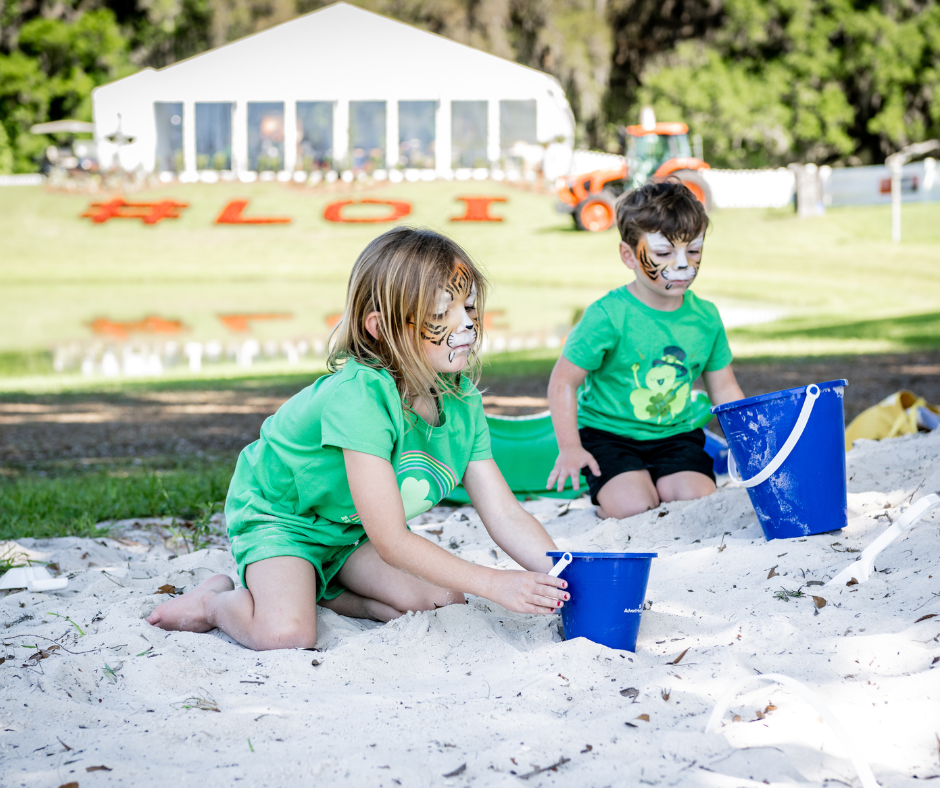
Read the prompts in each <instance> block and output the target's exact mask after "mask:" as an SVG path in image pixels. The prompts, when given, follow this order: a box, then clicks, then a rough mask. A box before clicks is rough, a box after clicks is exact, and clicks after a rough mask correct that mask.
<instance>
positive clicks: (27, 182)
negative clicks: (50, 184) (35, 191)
mask: <svg viewBox="0 0 940 788" xmlns="http://www.w3.org/2000/svg"><path fill="white" fill-rule="evenodd" d="M45 180H46V176H45V175H40V174H39V173H38V172H31V173H28V174H26V175H0V186H42V184H43V182H44V181H45Z"/></svg>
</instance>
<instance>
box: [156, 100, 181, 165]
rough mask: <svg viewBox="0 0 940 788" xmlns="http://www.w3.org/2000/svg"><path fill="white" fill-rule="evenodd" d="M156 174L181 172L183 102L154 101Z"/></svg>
mask: <svg viewBox="0 0 940 788" xmlns="http://www.w3.org/2000/svg"><path fill="white" fill-rule="evenodd" d="M153 114H154V118H155V120H156V122H157V172H182V170H183V102H181V101H155V102H154V103H153Z"/></svg>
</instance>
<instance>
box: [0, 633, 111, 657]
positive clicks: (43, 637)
mask: <svg viewBox="0 0 940 788" xmlns="http://www.w3.org/2000/svg"><path fill="white" fill-rule="evenodd" d="M7 638H40V639H41V640H51V641H52V642H53V643H56V644H58V646H59V648H61V649H62V650H63V651H65V652H66V653H68V654H91V653H92V652H94V651H98V649H96V648H90V649H88V651H69V650H68V649H67V648H66V647H65V646H63V645H62V644H61V643H59V641H57V640H56V639H55V638H47V637H46V636H45V635H4V636H3V640H4V641H5V640H6V639H7ZM3 645H4V646H12V645H13V644H12V643H3ZM26 648H35V647H34V646H27V647H26Z"/></svg>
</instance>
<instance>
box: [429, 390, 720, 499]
mask: <svg viewBox="0 0 940 788" xmlns="http://www.w3.org/2000/svg"><path fill="white" fill-rule="evenodd" d="M692 407H693V408H694V409H695V419H694V421H693V424H692V428H693V429H698V428H699V427H704V426H705V425H706V424H708V422H709V421H710V420H711V417H712V415H711V412H710V410H709V409H710V408H711V402H709V400H708V395H707V394H706V393H705V392H704V391H693V392H692ZM486 420H487V422H488V423H489V427H490V440H491V441H492V445H493V459H494V460H496V464H497V465H498V466H499V469H500V471H502V473H503V477H504V478H505V479H506V482H507V483H508V484H509V489H510V490H512V491H513V493H514V494H515V496H516V498H518V499H520V500H523V499H525V498H534V497H537V496H540V497H547V498H577V497H578V496H579V495H581V494H582V493H584V491H585V490H586V489H587V487H586V486H585V485H584V484H582V486H581V489H580V490H579V491H578V492H575V491H574V490H573V489H571V482H570V481H569V482H568V485H567V486H566V487H565V489H564V490H563V491H562V492H560V493H559V492H556V491H555V490H546V489H545V482H546V481H547V480H548V474H549V473H551V471H552V468H553V467H554V466H555V458H556V457H557V456H558V442H557V441H556V440H555V431H554V429H552V418H551V415H550V414H549V412H548V411H545V412H544V413H536V414H534V415H532V416H490V415H487V417H486ZM445 500H446V501H448V502H450V503H457V504H467V503H470V498H469V496H468V495H467V491H466V490H464V488H463V485H462V484H461V485H458V486H457V487H456V488H455V489H454V490H452V491H451V493H450V494H449V495H448V496H447V498H446V499H445Z"/></svg>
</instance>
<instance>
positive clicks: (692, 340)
mask: <svg viewBox="0 0 940 788" xmlns="http://www.w3.org/2000/svg"><path fill="white" fill-rule="evenodd" d="M564 356H565V358H567V359H568V360H569V361H570V362H571V363H572V364H575V365H577V366H579V367H581V369H586V370H588V375H587V378H586V379H585V381H584V385H583V386H582V387H581V390H580V392H579V394H578V423H579V424H580V426H582V427H593V428H595V429H598V430H605V431H606V432H612V433H615V434H617V435H625V436H627V437H629V438H633V439H635V440H653V439H655V438H669V437H672V436H673V435H679V434H680V433H683V432H688V431H689V430H691V429H692V424H691V422H692V418H693V415H694V412H693V408H692V397H691V392H692V383H693V382H694V381H695V380H696V378H698V377H699V375H701V374H702V373H703V372H711V371H713V370H716V369H723V368H724V367H726V366H728V364H730V363H731V348H730V347H729V346H728V338H727V336H726V335H725V328H724V325H723V324H722V322H721V317H720V316H719V314H718V309H717V307H716V306H715V305H714V304H713V303H711V302H710V301H705V300H704V299H701V298H698V297H697V296H696V295H695V294H694V293H692V292H687V293H685V294H684V296H683V301H682V306H680V307H679V308H678V309H677V310H675V311H674V312H662V311H660V310H658V309H653V308H652V307H649V306H647V305H646V304H644V303H643V302H642V301H640V300H639V299H637V298H636V296H634V295H633V294H632V293H631V292H630V291H629V290H627V288H626V287H619V288H617V289H616V290H612V291H611V292H609V293H608V294H607V295H605V296H604V297H603V298H600V299H598V300H597V301H595V302H594V303H593V304H591V305H590V306H589V307H588V308H587V309H586V310H584V317H582V318H581V322H580V323H578V325H576V326H575V327H574V329H573V330H572V331H571V333H570V334H569V335H568V339H567V341H566V342H565V348H564Z"/></svg>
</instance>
